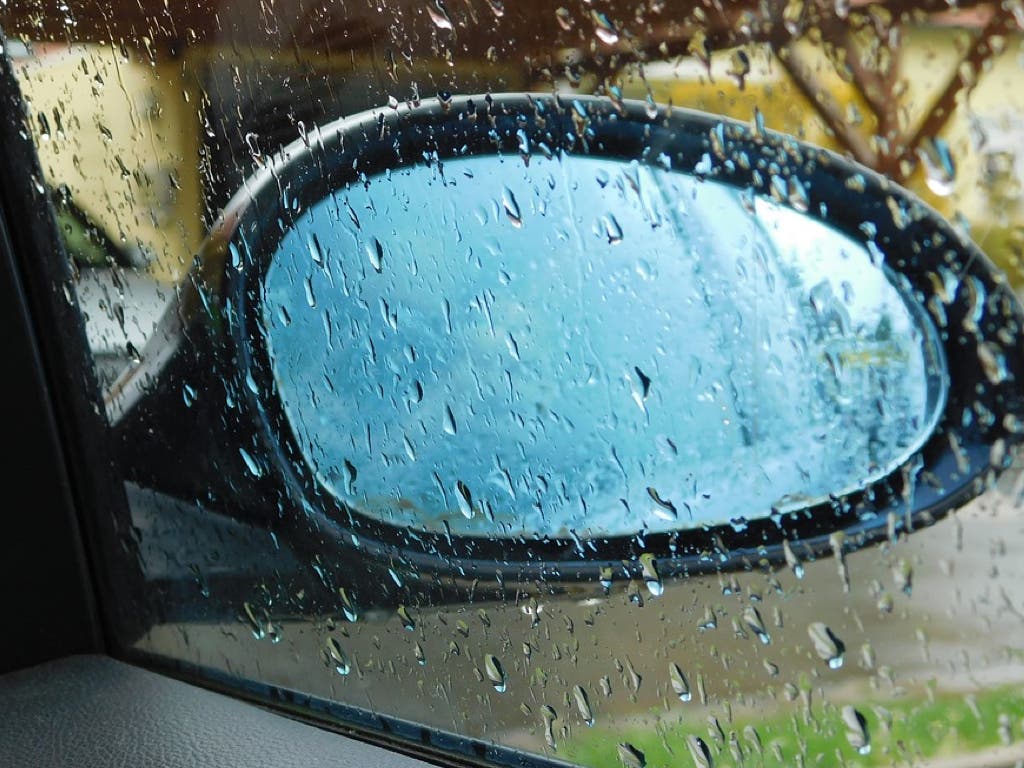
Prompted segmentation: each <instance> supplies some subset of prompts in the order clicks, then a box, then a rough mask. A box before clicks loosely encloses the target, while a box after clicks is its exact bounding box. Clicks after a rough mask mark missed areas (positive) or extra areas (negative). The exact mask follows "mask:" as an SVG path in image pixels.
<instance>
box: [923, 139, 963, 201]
mask: <svg viewBox="0 0 1024 768" xmlns="http://www.w3.org/2000/svg"><path fill="white" fill-rule="evenodd" d="M917 155H918V157H920V158H921V162H922V163H923V164H924V174H925V183H926V184H927V185H928V189H930V190H931V191H932V192H934V193H935V194H936V195H940V196H942V197H946V196H947V195H950V194H952V192H953V187H954V185H955V182H956V165H955V164H954V162H953V156H952V154H950V151H949V145H948V144H946V142H945V141H944V140H942V139H935V138H927V139H925V140H924V141H923V142H922V144H921V147H920V148H919V149H918V150H917Z"/></svg>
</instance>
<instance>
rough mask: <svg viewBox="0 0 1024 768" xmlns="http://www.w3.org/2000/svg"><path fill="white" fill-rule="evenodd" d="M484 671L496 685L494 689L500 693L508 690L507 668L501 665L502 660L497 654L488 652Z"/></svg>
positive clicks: (492, 683)
mask: <svg viewBox="0 0 1024 768" xmlns="http://www.w3.org/2000/svg"><path fill="white" fill-rule="evenodd" d="M484 671H485V672H486V673H487V679H488V680H490V681H491V685H493V686H494V690H496V691H497V692H498V693H504V692H505V691H506V690H507V688H508V681H507V680H506V678H505V668H504V667H502V666H501V662H500V661H498V658H497V657H496V656H494V655H492V654H490V653H488V654H487V655H486V656H485V657H484Z"/></svg>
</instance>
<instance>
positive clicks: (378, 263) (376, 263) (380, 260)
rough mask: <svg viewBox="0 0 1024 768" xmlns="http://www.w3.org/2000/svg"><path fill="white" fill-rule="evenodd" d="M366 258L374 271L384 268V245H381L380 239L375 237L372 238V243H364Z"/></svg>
mask: <svg viewBox="0 0 1024 768" xmlns="http://www.w3.org/2000/svg"><path fill="white" fill-rule="evenodd" d="M366 258H367V259H369V261H370V266H371V267H373V269H374V271H375V272H378V273H380V272H381V271H383V269H384V246H383V245H381V243H380V240H378V239H377V238H376V237H375V238H373V242H372V243H367V244H366Z"/></svg>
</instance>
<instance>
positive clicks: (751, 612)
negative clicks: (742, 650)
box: [743, 605, 772, 645]
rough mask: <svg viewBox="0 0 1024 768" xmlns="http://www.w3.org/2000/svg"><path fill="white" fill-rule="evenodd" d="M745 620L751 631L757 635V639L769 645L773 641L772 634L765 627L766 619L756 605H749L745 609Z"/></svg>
mask: <svg viewBox="0 0 1024 768" xmlns="http://www.w3.org/2000/svg"><path fill="white" fill-rule="evenodd" d="M743 621H744V622H745V623H746V625H747V626H748V627H750V631H751V632H753V633H754V634H755V635H757V639H758V640H760V641H761V642H762V643H764V644H765V645H768V643H770V642H771V641H772V636H771V635H769V634H768V631H767V630H766V629H765V628H764V621H763V620H762V619H761V614H760V613H759V612H758V610H757V608H755V607H754V606H752V605H751V606H748V607H747V608H746V609H745V610H744V611H743Z"/></svg>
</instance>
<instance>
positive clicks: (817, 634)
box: [807, 621, 846, 669]
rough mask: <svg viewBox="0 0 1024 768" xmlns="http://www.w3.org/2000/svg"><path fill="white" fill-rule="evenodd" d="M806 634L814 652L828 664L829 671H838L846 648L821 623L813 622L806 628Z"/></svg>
mask: <svg viewBox="0 0 1024 768" xmlns="http://www.w3.org/2000/svg"><path fill="white" fill-rule="evenodd" d="M807 634H808V636H809V637H810V638H811V642H812V643H814V651H815V652H816V653H817V654H818V656H819V657H820V658H821V659H822V660H823V661H825V662H827V663H828V666H829V669H839V668H840V667H841V666H843V656H844V654H845V652H846V646H845V645H844V644H843V641H842V640H840V639H839V638H838V637H836V636H835V634H833V632H832V630H831V629H829V628H828V627H827V626H825V624H823V623H822V622H820V621H815V622H813V623H812V624H810V625H809V626H808V627H807Z"/></svg>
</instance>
